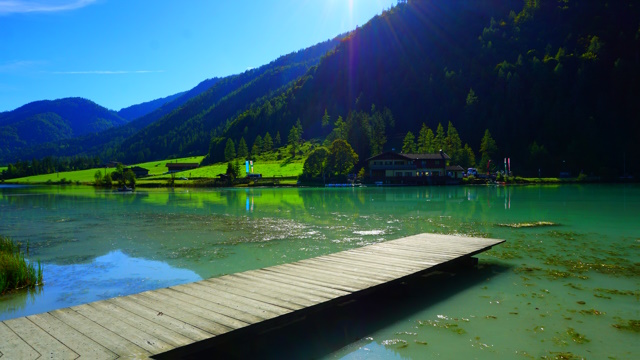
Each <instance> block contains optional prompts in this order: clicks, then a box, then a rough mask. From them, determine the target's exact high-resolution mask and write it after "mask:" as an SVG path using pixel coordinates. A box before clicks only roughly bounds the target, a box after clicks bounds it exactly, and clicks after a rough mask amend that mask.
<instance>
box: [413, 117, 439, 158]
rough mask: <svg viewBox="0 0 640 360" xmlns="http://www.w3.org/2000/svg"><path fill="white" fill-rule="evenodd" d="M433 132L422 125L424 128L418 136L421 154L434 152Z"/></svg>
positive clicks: (418, 148)
mask: <svg viewBox="0 0 640 360" xmlns="http://www.w3.org/2000/svg"><path fill="white" fill-rule="evenodd" d="M433 138H434V135H433V131H431V129H430V128H429V127H428V126H427V125H426V124H425V123H422V128H421V129H420V133H419V134H418V144H417V151H418V153H419V154H431V153H434V152H435V151H434V150H433V147H434V146H433Z"/></svg>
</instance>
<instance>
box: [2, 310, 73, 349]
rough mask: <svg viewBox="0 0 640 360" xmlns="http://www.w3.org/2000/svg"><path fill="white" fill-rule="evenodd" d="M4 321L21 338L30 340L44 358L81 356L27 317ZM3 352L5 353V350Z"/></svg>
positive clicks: (31, 344)
mask: <svg viewBox="0 0 640 360" xmlns="http://www.w3.org/2000/svg"><path fill="white" fill-rule="evenodd" d="M4 323H5V324H6V325H7V326H8V327H9V328H10V329H11V330H13V332H14V333H16V334H17V335H18V336H19V337H20V338H22V339H26V340H27V341H29V345H30V346H31V347H32V348H33V349H34V350H35V351H37V352H38V353H39V354H41V356H42V357H43V358H49V359H77V358H78V357H79V356H80V355H79V354H78V353H76V352H75V351H73V350H71V349H69V348H68V347H66V346H65V345H63V344H62V343H61V342H60V341H58V340H57V339H56V338H54V337H53V336H51V335H49V333H47V332H46V331H44V330H42V329H41V328H40V327H39V326H37V325H36V324H34V323H33V322H31V321H30V320H29V319H27V318H26V317H23V318H17V319H12V320H7V321H5V322H4ZM2 353H3V354H4V351H3V352H2Z"/></svg>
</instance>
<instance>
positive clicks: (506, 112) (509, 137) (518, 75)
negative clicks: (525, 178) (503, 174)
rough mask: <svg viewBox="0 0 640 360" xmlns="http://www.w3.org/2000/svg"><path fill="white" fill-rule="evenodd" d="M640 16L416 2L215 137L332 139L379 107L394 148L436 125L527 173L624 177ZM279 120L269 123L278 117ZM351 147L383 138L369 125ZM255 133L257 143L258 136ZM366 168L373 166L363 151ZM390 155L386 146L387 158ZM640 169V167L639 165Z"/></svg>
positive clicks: (618, 6)
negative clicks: (484, 145) (340, 122)
mask: <svg viewBox="0 0 640 360" xmlns="http://www.w3.org/2000/svg"><path fill="white" fill-rule="evenodd" d="M639 70H640V4H638V2H637V1H633V0H619V1H573V0H562V1H559V0H535V1H534V0H531V1H526V2H522V1H503V0H501V1H497V0H495V1H491V0H486V1H476V0H453V1H436V0H413V1H408V2H406V3H400V4H398V6H396V7H394V8H393V9H391V10H389V11H386V12H385V13H384V14H382V15H381V16H378V17H375V18H374V19H372V20H371V21H370V22H368V23H367V24H366V25H364V26H363V27H361V28H359V29H358V30H357V31H355V32H353V34H351V36H350V37H349V38H348V39H345V40H344V41H343V42H342V43H341V44H340V45H339V46H338V47H337V48H336V50H335V51H334V52H332V53H331V54H329V55H328V56H326V57H325V58H323V60H322V61H321V63H320V64H319V65H318V66H317V67H314V68H313V69H311V70H310V71H309V72H308V73H307V74H306V75H305V76H304V77H302V78H301V79H299V80H298V81H297V82H296V83H295V84H294V85H293V86H292V87H291V88H289V89H288V91H287V92H286V93H283V94H281V95H280V96H276V97H273V98H271V99H268V100H267V101H266V102H264V103H263V104H262V105H261V106H255V107H253V108H252V109H251V110H250V111H247V112H245V113H243V114H241V115H240V116H238V117H237V118H236V119H234V120H233V121H232V122H231V123H230V124H229V125H228V126H226V127H225V128H221V129H219V130H221V131H219V132H218V133H217V135H218V137H217V138H214V139H213V143H212V148H211V152H210V155H211V156H212V157H215V158H217V159H220V158H221V155H220V154H222V153H223V148H224V144H225V141H224V139H225V138H231V139H233V140H234V141H236V142H237V140H238V139H239V138H240V137H244V138H245V139H253V138H255V136H256V135H261V134H263V133H264V132H265V131H266V130H269V131H271V133H272V134H273V133H275V132H276V131H280V132H281V133H283V132H284V133H287V132H288V129H289V128H291V127H292V126H293V124H294V123H295V122H296V121H297V120H298V119H300V120H301V122H302V125H303V128H304V131H305V133H304V137H305V138H312V137H318V136H321V137H322V136H325V135H327V133H328V132H329V131H330V130H331V128H330V127H329V128H323V127H322V126H321V122H322V118H323V115H324V111H325V109H326V110H327V114H328V115H329V116H330V117H331V119H332V121H335V120H336V119H337V117H338V116H342V117H343V118H345V119H347V117H348V116H349V114H350V113H363V112H368V111H369V109H370V108H371V106H372V105H376V106H377V108H378V109H382V108H383V107H384V108H388V109H389V110H390V111H391V113H392V114H393V117H394V119H395V127H394V128H393V129H387V136H388V137H389V141H388V143H387V145H386V147H387V148H389V149H390V148H391V147H395V148H398V149H399V148H401V139H402V138H403V136H404V135H405V134H406V133H407V131H412V132H413V133H417V132H418V131H419V129H420V128H421V125H422V124H423V123H425V124H426V125H427V126H428V127H430V128H431V129H435V128H436V126H437V124H438V123H442V124H445V126H446V124H447V123H448V122H449V121H451V122H452V123H453V124H454V125H455V127H456V128H457V129H458V131H459V134H460V137H461V138H462V141H463V142H468V143H469V144H470V145H471V146H472V148H474V149H475V151H478V150H479V145H480V140H481V138H482V137H483V133H484V130H485V129H489V130H490V131H491V134H493V137H494V138H495V140H496V142H497V145H498V149H499V151H498V153H497V154H496V158H497V159H494V161H496V160H499V161H500V162H501V160H502V157H510V158H511V159H512V164H513V166H514V169H515V170H517V171H519V172H520V173H521V174H522V173H529V174H533V173H536V174H537V169H538V168H542V169H543V173H545V171H546V173H547V174H551V173H553V174H555V175H557V172H558V171H560V170H568V171H571V172H573V173H574V174H577V173H578V172H580V171H581V170H584V171H585V172H588V173H596V174H601V175H610V174H615V175H616V176H617V175H618V174H619V173H621V170H622V167H623V157H624V156H625V155H624V154H626V160H627V170H629V166H630V164H633V163H635V164H637V163H638V162H639V161H640V156H639V155H640V154H639V148H638V147H637V146H634V142H637V139H638V134H640V121H638V114H639V113H640V72H639ZM265 108H268V109H269V110H268V111H265ZM355 123H357V124H359V126H358V127H355V128H352V129H350V130H349V134H348V140H349V142H350V143H351V142H358V141H367V140H368V139H366V138H365V139H364V140H363V139H362V137H363V136H364V137H366V136H367V134H366V133H367V131H371V129H367V128H363V127H362V126H361V125H362V124H364V125H368V126H370V124H368V123H366V122H365V123H363V122H362V121H360V122H357V121H356V122H355ZM247 129H248V131H247ZM360 148H361V149H365V151H362V150H361V151H360V152H359V154H358V155H360V159H365V158H367V157H368V156H370V155H371V153H370V152H369V151H366V149H367V146H362V147H360ZM385 149H386V148H385ZM636 168H637V166H636Z"/></svg>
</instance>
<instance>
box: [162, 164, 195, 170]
mask: <svg viewBox="0 0 640 360" xmlns="http://www.w3.org/2000/svg"><path fill="white" fill-rule="evenodd" d="M198 166H200V164H198V163H167V167H168V168H177V169H183V168H197V167H198Z"/></svg>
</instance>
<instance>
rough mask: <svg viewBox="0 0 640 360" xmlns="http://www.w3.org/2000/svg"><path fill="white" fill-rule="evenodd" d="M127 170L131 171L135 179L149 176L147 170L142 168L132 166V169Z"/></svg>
mask: <svg viewBox="0 0 640 360" xmlns="http://www.w3.org/2000/svg"><path fill="white" fill-rule="evenodd" d="M128 169H129V170H131V171H133V174H134V175H135V176H136V178H142V177H145V176H149V170H148V169H145V168H143V167H140V166H132V167H130V168H128Z"/></svg>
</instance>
